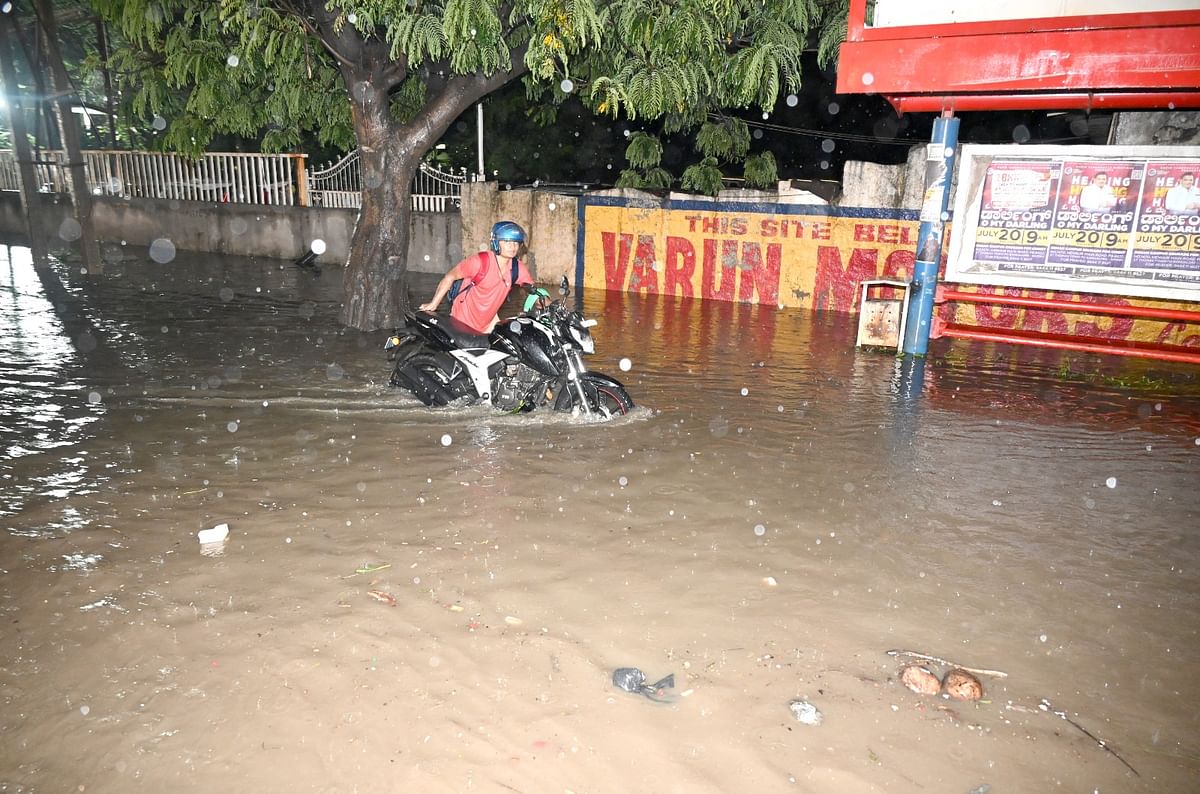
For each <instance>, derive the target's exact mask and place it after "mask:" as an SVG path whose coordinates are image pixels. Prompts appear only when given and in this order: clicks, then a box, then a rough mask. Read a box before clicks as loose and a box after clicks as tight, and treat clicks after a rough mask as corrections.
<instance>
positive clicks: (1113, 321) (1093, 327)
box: [1075, 295, 1134, 339]
mask: <svg viewBox="0 0 1200 794" xmlns="http://www.w3.org/2000/svg"><path fill="white" fill-rule="evenodd" d="M1079 302H1080V303H1099V304H1108V305H1110V306H1128V305H1129V301H1127V300H1125V299H1124V298H1102V297H1100V296H1099V295H1080V296H1079ZM1101 322H1104V323H1105V325H1106V327H1103V328H1102V327H1101V326H1100V323H1101ZM1133 323H1134V318H1132V317H1117V316H1115V315H1114V316H1112V317H1110V318H1108V319H1107V320H1105V321H1092V320H1078V321H1076V323H1075V333H1077V334H1082V335H1084V336H1098V337H1100V338H1102V339H1128V338H1129V336H1130V334H1132V333H1133Z"/></svg>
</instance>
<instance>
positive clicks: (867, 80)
mask: <svg viewBox="0 0 1200 794" xmlns="http://www.w3.org/2000/svg"><path fill="white" fill-rule="evenodd" d="M862 81H863V85H871V84H872V83H874V82H875V75H873V74H871V73H870V72H864V73H863V76H862Z"/></svg>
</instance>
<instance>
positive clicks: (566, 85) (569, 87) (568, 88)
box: [558, 79, 575, 94]
mask: <svg viewBox="0 0 1200 794" xmlns="http://www.w3.org/2000/svg"><path fill="white" fill-rule="evenodd" d="M558 87H559V88H561V89H562V92H563V93H564V94H569V93H571V92H572V91H574V90H575V84H574V83H573V82H571V80H570V79H567V80H563V81H562V82H561V83H559V84H558Z"/></svg>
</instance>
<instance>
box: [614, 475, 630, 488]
mask: <svg viewBox="0 0 1200 794" xmlns="http://www.w3.org/2000/svg"><path fill="white" fill-rule="evenodd" d="M617 484H618V485H620V486H621V487H622V488H624V487H625V486H626V485H629V478H628V477H624V476H622V477H618V478H617Z"/></svg>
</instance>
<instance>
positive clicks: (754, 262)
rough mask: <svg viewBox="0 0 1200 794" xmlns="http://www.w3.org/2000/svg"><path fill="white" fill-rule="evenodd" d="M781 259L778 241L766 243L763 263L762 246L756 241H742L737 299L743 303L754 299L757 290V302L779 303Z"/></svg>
mask: <svg viewBox="0 0 1200 794" xmlns="http://www.w3.org/2000/svg"><path fill="white" fill-rule="evenodd" d="M782 259H783V247H782V246H781V245H780V244H779V243H768V244H767V261H766V264H765V265H764V264H763V258H762V246H761V245H759V244H758V243H742V262H741V265H740V269H741V271H742V272H741V279H740V281H741V283H740V286H739V289H738V300H740V301H742V302H744V303H752V302H753V301H754V293H755V291H757V292H758V302H759V303H762V304H766V305H768V306H776V305H778V303H779V265H780V262H781V261H782Z"/></svg>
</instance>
